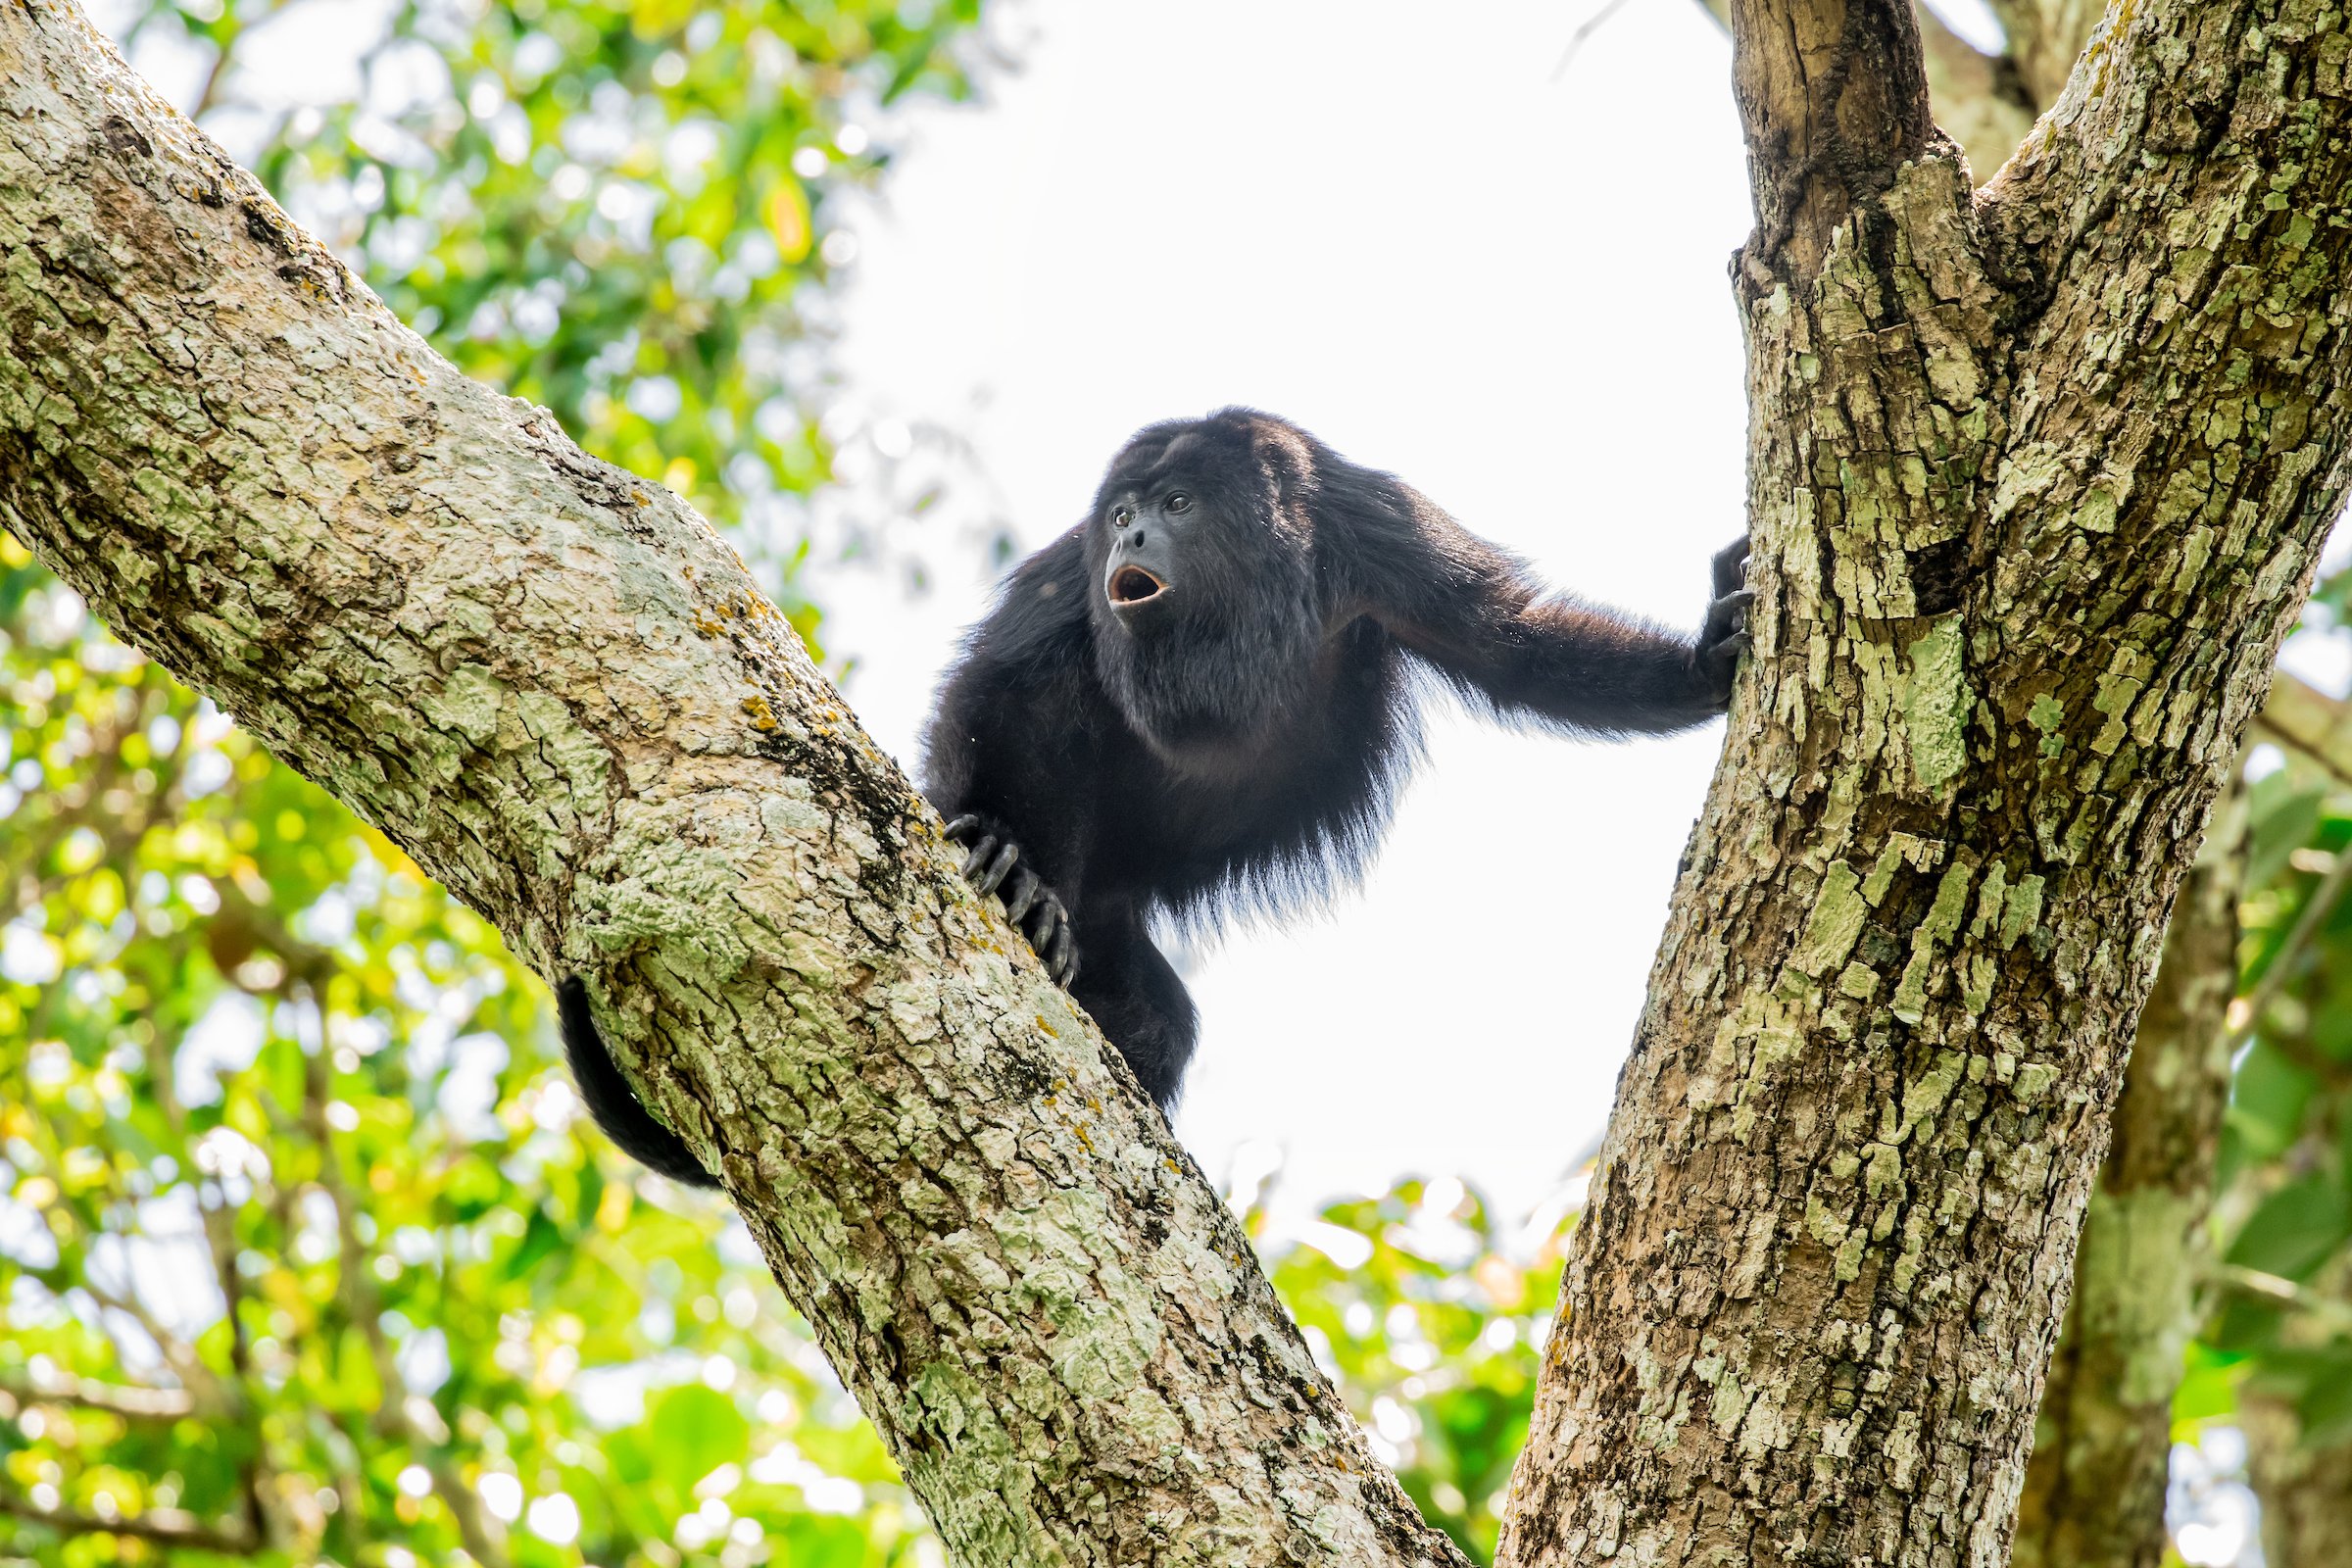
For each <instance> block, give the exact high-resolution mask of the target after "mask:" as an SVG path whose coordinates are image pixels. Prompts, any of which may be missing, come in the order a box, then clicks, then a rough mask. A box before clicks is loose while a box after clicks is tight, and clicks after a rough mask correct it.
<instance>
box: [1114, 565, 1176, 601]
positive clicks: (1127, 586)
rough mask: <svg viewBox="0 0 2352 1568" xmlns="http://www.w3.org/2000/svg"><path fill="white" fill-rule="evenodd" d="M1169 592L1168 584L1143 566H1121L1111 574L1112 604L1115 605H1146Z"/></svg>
mask: <svg viewBox="0 0 2352 1568" xmlns="http://www.w3.org/2000/svg"><path fill="white" fill-rule="evenodd" d="M1167 591H1168V585H1167V584H1166V583H1164V582H1161V581H1160V580H1159V579H1158V578H1157V577H1154V576H1152V574H1151V573H1150V572H1148V571H1146V570H1145V569H1144V568H1143V567H1141V566H1121V567H1120V568H1119V569H1118V570H1116V571H1114V572H1112V573H1111V574H1110V602H1111V603H1112V604H1114V605H1122V606H1123V605H1140V604H1144V603H1147V602H1148V601H1150V600H1153V599H1157V598H1158V597H1159V596H1160V595H1161V594H1164V593H1166V592H1167Z"/></svg>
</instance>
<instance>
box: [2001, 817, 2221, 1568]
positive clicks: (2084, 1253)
mask: <svg viewBox="0 0 2352 1568" xmlns="http://www.w3.org/2000/svg"><path fill="white" fill-rule="evenodd" d="M2245 829H2246V822H2245V810H2244V801H2243V799H2242V797H2240V796H2239V795H2237V793H2236V792H2234V791H2232V792H2231V793H2230V794H2229V796H2227V797H2225V798H2224V803H2223V805H2222V807H2221V809H2219V810H2218V811H2217V813H2216V819H2215V823H2214V829H2213V832H2212V834H2211V835H2210V836H2209V837H2208V838H2207V839H2206V841H2205V848H2204V850H2203V851H2202V853H2200V854H2199V855H2198V857H2197V861H2196V864H2195V866H2194V867H2193V868H2192V869H2191V870H2190V872H2189V874H2188V876H2187V877H2186V878H2185V879H2184V880H2183V881H2182V882H2181V885H2180V896H2179V898H2177V899H2176V900H2175V901H2174V904H2173V921H2172V928H2171V930H2170V931H2169V932H2168V933H2167V934H2166V938H2165V946H2164V960H2163V964H2162V966H2161V967H2160V968H2159V969H2158V970H2157V973H2156V988H2155V990H2154V991H2152V992H2150V993H2149V996H2148V1003H2147V1006H2146V1007H2145V1008H2144V1009H2143V1010H2142V1011H2141V1013H2140V1015H2139V1033H2138V1038H2137V1039H2136V1040H2134V1041H2133V1042H2132V1046H2131V1066H2130V1068H2129V1069H2128V1070H2127V1072H2126V1074H2125V1077H2124V1096H2123V1100H2122V1101H2121V1102H2120V1103H2118V1104H2117V1106H2116V1110H2115V1124H2114V1136H2113V1142H2112V1144H2111V1146H2110V1148H2109V1150H2108V1153H2107V1163H2106V1165H2105V1166H2104V1167H2102V1168H2101V1170H2100V1172H2099V1184H2098V1187H2097V1189H2096V1190H2095V1191H2093V1192H2092V1194H2091V1197H2090V1203H2089V1206H2088V1207H2087V1208H2086V1209H2085V1210H2084V1211H2083V1215H2082V1245H2081V1247H2080V1248H2079V1249H2078V1250H2077V1251H2076V1254H2075V1282H2074V1296H2073V1299H2072V1302H2071V1304H2070V1305H2069V1306H2068V1308H2067V1320H2066V1332H2065V1337H2064V1339H2063V1340H2062V1341H2061V1342H2060V1344H2059V1348H2058V1353H2057V1355H2056V1356H2055V1357H2054V1358H2053V1359H2052V1361H2051V1363H2050V1375H2049V1382H2048V1383H2047V1385H2046V1386H2045V1387H2044V1388H2043V1390H2042V1396H2041V1409H2040V1414H2039V1416H2038V1417H2037V1418H2036V1421H2035V1424H2034V1457H2033V1461H2032V1463H2031V1465H2030V1466H2029V1467H2028V1469H2027V1472H2026V1489H2025V1495H2024V1496H2023V1498H2022V1499H2021V1500H2020V1502H2019V1506H2018V1525H2017V1546H2016V1554H2015V1557H2014V1561H2015V1562H2016V1563H2017V1565H2018V1568H2158V1565H2159V1564H2160V1563H2161V1562H2162V1561H2163V1560H2164V1551H2165V1543H2166V1539H2167V1538H2166V1535H2165V1528H2164V1499H2165V1486H2166V1482H2167V1480H2168V1478H2169V1472H2170V1467H2171V1466H2170V1461H2171V1457H2172V1424H2173V1395H2174V1392H2175V1391H2176V1390H2178V1389H2179V1388H2180V1375H2181V1368H2182V1360H2181V1356H2182V1352H2183V1350H2184V1349H2185V1348H2186V1347H2187V1343H2188V1340H2189V1338H2190V1336H2191V1335H2192V1334H2193V1333H2194V1332H2195V1328H2196V1314H2197V1303H2198V1298H2199V1296H2200V1294H2201V1292H2200V1289H2199V1287H2200V1285H2201V1283H2202V1279H2203V1275H2204V1270H2205V1267H2206V1265H2207V1263H2208V1262H2209V1261H2210V1257H2209V1253H2210V1248H2209V1246H2208V1245H2207V1235H2206V1218H2207V1215H2208V1214H2209V1213H2210V1212H2211V1210H2212V1206H2213V1174H2214V1158H2215V1154H2216V1152H2218V1150H2219V1147H2220V1139H2221V1128H2222V1114H2223V1112H2224V1111H2225V1110H2227V1109H2228V1108H2229V1031H2228V1029H2227V1027H2226V1025H2225V1018H2226V1015H2227V1013H2228V1012H2229V999H2230V997H2231V996H2232V995H2233V994H2235V991H2236V989H2237V984H2236V983H2237V903H2238V896H2239V894H2240V893H2241V892H2242V890H2243V887H2244V881H2245V877H2244V870H2245Z"/></svg>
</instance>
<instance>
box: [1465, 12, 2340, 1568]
mask: <svg viewBox="0 0 2352 1568" xmlns="http://www.w3.org/2000/svg"><path fill="white" fill-rule="evenodd" d="M1733 20H1734V41H1735V47H1736V51H1737V54H1736V72H1735V74H1736V80H1737V84H1738V87H1739V91H1740V103H1741V111H1742V116H1743V120H1744V122H1745V125H1746V131H1747V142H1748V152H1749V161H1750V171H1751V181H1752V185H1753V188H1754V192H1755V197H1756V206H1757V232H1756V234H1755V236H1754V238H1753V239H1752V240H1751V241H1750V243H1749V244H1748V246H1747V247H1746V249H1745V250H1744V251H1743V253H1742V255H1741V258H1740V264H1739V269H1738V282H1739V288H1740V299H1741V306H1742V311H1743V316H1744V319H1745V323H1746V329H1747V341H1748V364H1749V382H1750V407H1751V416H1752V417H1751V424H1750V432H1751V434H1750V468H1749V471H1750V486H1749V498H1750V500H1749V504H1750V514H1751V517H1752V520H1753V525H1754V528H1755V534H1756V543H1757V548H1758V571H1757V573H1756V581H1755V586H1756V587H1757V589H1758V604H1757V612H1756V616H1755V634H1756V658H1755V662H1754V667H1753V673H1752V678H1751V680H1750V682H1749V683H1748V684H1746V685H1745V686H1744V687H1743V689H1742V691H1741V693H1740V697H1739V699H1738V702H1737V705H1736V707H1735V711H1734V713H1733V717H1732V724H1731V735H1730V741H1729V744H1728V746H1727V750H1726V755H1725V759H1724V762H1723V766H1722V768H1721V770H1720V771H1719V773H1718V775H1717V778H1716V782H1715V786H1714V790H1713V792H1712V794H1711V796H1710V798H1709V801H1708V805H1707V809H1706V811H1705V813H1704V815H1703V816H1702V817H1701V819H1700V821H1699V823H1698V826H1697V828H1696V830H1695V831H1694V833H1693V835H1692V839H1691V849H1690V852H1689V858H1688V860H1687V864H1686V869H1685V873H1684V876H1683V879H1682V882H1681V885H1680V886H1679V888H1678V889H1677V893H1676V897H1675V901H1674V906H1673V910H1672V914H1671V917H1670V921H1669V926H1668V930H1667V933H1666V939H1665V943H1664V945H1663V947H1662V949H1661V951H1660V955H1659V958H1658V963H1657V966H1656V968H1655V970H1654V971H1653V974H1652V978H1651V988H1650V998H1649V1005H1648V1007H1647V1009H1646V1010H1645V1012H1644V1015H1643V1018H1642V1025H1641V1028H1640V1031H1639V1034H1638V1036H1637V1039H1636V1042H1635V1050H1634V1055H1633V1058H1632V1060H1631V1061H1630V1062H1629V1064H1628V1066H1627V1069H1626V1072H1625V1074H1624V1077H1623V1079H1622V1080H1621V1082H1620V1085H1619V1093H1618V1103H1617V1107H1616V1111H1615V1114H1614V1117H1613V1119H1612V1123H1611V1130H1610V1135H1609V1138H1608V1142H1607V1144H1606V1147H1605V1149H1604V1152H1603V1154H1602V1157H1601V1161H1600V1166H1599V1171H1598V1174H1597V1177H1596V1179H1595V1181H1594V1184H1593V1203H1592V1206H1591V1208H1590V1209H1589V1211H1588V1213H1587V1215H1586V1218H1585V1221H1584V1223H1583V1224H1582V1225H1581V1226H1580V1227H1579V1229H1578V1231H1577V1233H1576V1236H1575V1239H1574V1242H1573V1250H1572V1253H1571V1256H1570V1259H1569V1265H1568V1269H1567V1275H1566V1279H1565V1282H1564V1287H1563V1296H1564V1304H1565V1310H1564V1311H1563V1313H1562V1316H1561V1319H1560V1322H1559V1325H1558V1327H1557V1328H1556V1330H1555V1331H1554V1335H1553V1339H1552V1343H1551V1345H1550V1346H1549V1348H1548V1350H1547V1353H1546V1356H1545V1362H1544V1377H1543V1382H1542V1385H1541V1388H1540V1390H1539V1395H1538V1402H1537V1409H1536V1413H1535V1419H1534V1423H1533V1430H1532V1434H1531V1437H1530V1441H1529V1445H1528V1447H1527V1450H1526V1452H1525V1453H1524V1455H1523V1456H1522V1458H1521V1461H1520V1465H1519V1469H1518V1471H1517V1474H1516V1477H1515V1481H1514V1495H1513V1500H1512V1504H1511V1508H1510V1511H1509V1516H1508V1518H1507V1520H1506V1523H1505V1535H1504V1540H1503V1545H1502V1550H1501V1553H1500V1560H1501V1561H1502V1562H1504V1563H1507V1564H1512V1565H1531V1564H1546V1565H1550V1564H1571V1563H1577V1564H1582V1563H1597V1562H1602V1561H1622V1562H1639V1563H1642V1564H1643V1565H1645V1568H1663V1565H1669V1564H1675V1565H1680V1564H1701V1563H1704V1564H1731V1563H1738V1564H1742V1565H1746V1564H1784V1563H1786V1564H1796V1563H1808V1564H1810V1563H1822V1562H1854V1561H1869V1562H1871V1563H1874V1564H1878V1565H1882V1568H1884V1565H1889V1564H1899V1565H1904V1568H1910V1565H1921V1568H1925V1565H1930V1564H1937V1565H1940V1564H1967V1565H1971V1568H1978V1565H1985V1568H1989V1565H1994V1564H1998V1563H2000V1562H2002V1561H2003V1560H2005V1558H2006V1556H2007V1554H2008V1550H2009V1545H2010V1541H2011V1536H2012V1531H2013V1526H2014V1521H2015V1511H2016V1505H2017V1500H2018V1496H2019V1494H2020V1491H2021V1489H2022V1487H2023V1484H2024V1476H2025V1466H2026V1457H2027V1453H2028V1449H2029V1446H2030V1444H2031V1439H2032V1435H2033V1421H2034V1408H2035V1405H2036V1403H2037V1400H2038V1397H2039V1394H2040V1387H2041V1380H2042V1374H2043V1370H2044V1368H2045V1366H2046V1364H2047V1361H2048V1357H2049V1352H2050V1349H2051V1347H2052V1346H2053V1344H2054V1343H2055V1341H2056V1339H2057V1335H2058V1330H2059V1320H2060V1309H2061V1305H2062V1303H2063V1301H2064V1299H2065V1293H2066V1283H2067V1280H2068V1277H2069V1275H2070V1272H2071V1269H2072V1265H2073V1261H2074V1256H2075V1250H2076V1241H2077V1237H2078V1231H2079V1223H2080V1218H2081V1215H2082V1207H2083V1204H2084V1202H2085V1201H2086V1200H2087V1198H2088V1196H2089V1194H2090V1192H2091V1189H2092V1187H2093V1185H2094V1181H2095V1178H2096V1175H2097V1170H2098V1164H2099V1161H2100V1158H2101V1156H2102V1155H2103V1154H2104V1152H2105V1148H2106V1142H2107V1139H2106V1127H2107V1117H2108V1111H2109V1109H2110V1107H2111V1105H2112V1104H2113V1102H2114V1099H2115V1096H2116V1094H2117V1092H2118V1090H2119V1088H2120V1085H2121V1081H2122V1075H2123V1063H2124V1058H2125V1056H2126V1054H2127V1047H2128V1044H2129V1042H2130V1040H2131V1029H2132V1026H2133V1024H2134V1021H2135V1020H2136V1017H2137V1014H2138V1011H2139V1008H2140V1005H2141V1002H2142V1000H2143V998H2144V997H2145V995H2146V992H2147V988H2148V984H2149V981H2150V978H2151V976H2152V973H2153V970H2154V967H2155V962H2156V958H2157V956H2158V953H2159V950H2160V948H2161V937H2162V929H2163V923H2164V919H2165V915H2166V912H2167V910H2168V908H2169V907H2170V905H2171V902H2172V898H2173V894H2174V889H2175V885H2176V883H2177V881H2178V879H2179V878H2180V875H2181V873H2182V872H2183V871H2184V870H2185V868H2186V867H2187V865H2188V863H2189V862H2190V860H2191V858H2193V856H2194V854H2195V851H2196V849H2197V846H2198V844H2199V842H2200V841H2201V838H2202V836H2203V832H2204V827H2205V819H2206V815H2207V812H2208V809H2209V808H2210V806H2211V803H2212V801H2213V798H2214V796H2215V793H2216V791H2217V790H2218V788H2219V786H2220V785H2221V783H2222V782H2223V780H2224V779H2225V778H2226V776H2227V774H2228V772H2229V767H2230V766H2231V764H2232V762H2233V760H2234V758H2235V756H2236V752H2237V748H2238V744H2239V736H2240V733H2241V731H2242V728H2243V726H2244V724H2245V721H2246V718H2247V716H2248V714H2249V713H2250V712H2251V711H2252V709H2253V708H2254V706H2255V704H2256V702H2257V701H2258V700H2259V697H2260V694H2261V691H2262V689H2263V687H2264V686H2265V685H2266V684H2267V681H2268V678H2269V670H2270V663H2271V660H2272V657H2273V655H2274V653H2275V650H2276V647H2277V643H2278V637H2279V636H2280V635H2281V634H2282V632H2283V631H2284V629H2285V627H2286V626H2287V624H2288V623H2289V622H2290V620H2291V618H2292V616H2293V614H2294V613H2295V611H2296V609H2297V607H2298V606H2299V604H2300V602H2301V599H2302V596H2303V594H2304V592H2305V591H2306V590H2307V587H2308V578H2309V573H2310V570H2311V566H2312V564H2313V561H2314V559H2315V555H2316V545H2317V541H2318V539H2319V538H2320V536H2321V534H2322V532H2323V530H2324V529H2325V527H2326V525H2327V522H2328V521H2330V520H2331V519H2332V517H2333V516H2334V515H2335V513H2336V512H2337V510H2338V509H2339V508H2340V506H2341V503H2342V500H2343V496H2344V486H2345V477H2346V476H2345V471H2344V464H2343V458H2344V452H2345V420H2346V417H2347V414H2348V413H2352V407H2348V400H2347V385H2348V382H2352V338H2348V336H2347V333H2346V332H2345V330H2344V326H2343V323H2344V321H2345V319H2346V317H2347V315H2348V314H2352V309H2348V307H2352V300H2348V299H2347V284H2346V271H2345V264H2346V260H2347V249H2348V247H2347V244H2346V240H2345V237H2344V236H2345V230H2344V228H2343V226H2342V224H2343V221H2344V219H2345V218H2346V216H2347V197H2348V194H2352V117H2348V116H2347V105H2346V103H2345V100H2344V98H2343V93H2344V90H2345V83H2344V71H2343V60H2344V50H2343V45H2344V38H2343V35H2342V30H2341V24H2340V19H2338V18H2337V17H2336V14H2335V13H2332V12H2330V13H2327V14H2325V15H2324V16H2323V15H2322V14H2320V13H2318V12H2316V11H2313V10H2311V9H2309V8H2308V7H2306V6H2303V5H2300V4H2264V3H2239V4H2233V5H2227V6H2216V5H2212V4H2206V3H2196V0H2138V3H2135V4H2133V5H2131V7H2129V8H2128V9H2123V10H2119V11H2117V12H2115V13H2113V14H2111V16H2110V22H2109V26H2108V29H2107V31H2106V32H2105V33H2104V34H2103V35H2102V37H2101V38H2100V40H2099V41H2097V42H2095V43H2094V44H2093V46H2092V48H2091V50H2090V52H2089V53H2088V55H2087V56H2086V57H2085V59H2084V61H2083V63H2082V68H2081V69H2080V70H2079V71H2078V73H2076V75H2075V77H2074V78H2073V80H2072V82H2071V84H2070V85H2069V86H2068V88H2067V91H2066V96H2065V98H2064V100H2063V101H2062V102H2061V103H2060V104H2059V106H2058V107H2057V108H2056V109H2055V110H2054V111H2053V113H2052V115H2051V116H2050V117H2048V118H2046V119H2045V120H2044V121H2043V122H2042V123H2041V124H2040V126H2039V127H2037V129H2036V130H2035V132H2034V135H2033V136H2032V137H2031V138H2030V139H2029V141H2028V143H2027V146H2026V147H2025V148H2024V149H2023V150H2022V151H2021V152H2020V154H2019V155H2018V157H2017V158H2015V159H2013V160H2012V161H2011V162H2010V164H2009V165H2008V167H2007V168H2006V169H2005V170H2004V172H2003V173H2002V175H2001V176H2000V177H1999V178H1997V179H1996V180H1994V181H1993V183H1992V184H1991V185H1990V186H1989V187H1987V189H1986V190H1985V192H1983V193H1982V195H1981V197H1975V196H1972V193H1971V191H1970V189H1969V182H1968V180H1967V178H1966V176H1965V175H1964V173H1963V172H1962V171H1961V168H1960V166H1959V162H1958V159H1957V157H1956V155H1955V153H1954V150H1953V149H1952V148H1951V147H1950V145H1949V144H1948V143H1947V142H1945V141H1944V140H1943V139H1942V138H1941V137H1940V136H1938V135H1937V134H1936V132H1935V131H1934V129H1933V127H1932V126H1930V125H1928V124H1927V123H1926V115H1925V97H1924V90H1923V88H1922V85H1921V82H1922V72H1921V66H1920V62H1919V45H1918V42H1917V38H1916V35H1915V30H1914V27H1913V24H1912V19H1911V13H1910V8H1909V6H1908V5H1907V4H1905V5H1897V4H1889V3H1868V0H1852V3H1841V0H1753V3H1743V4H1739V5H1735V7H1734V19H1733Z"/></svg>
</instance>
